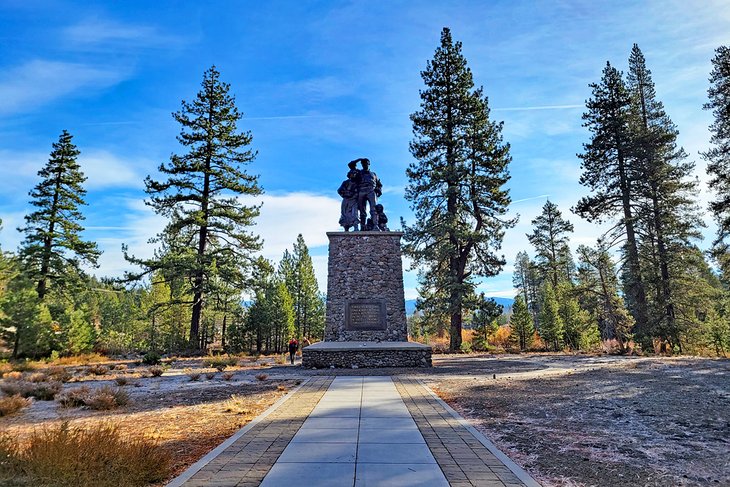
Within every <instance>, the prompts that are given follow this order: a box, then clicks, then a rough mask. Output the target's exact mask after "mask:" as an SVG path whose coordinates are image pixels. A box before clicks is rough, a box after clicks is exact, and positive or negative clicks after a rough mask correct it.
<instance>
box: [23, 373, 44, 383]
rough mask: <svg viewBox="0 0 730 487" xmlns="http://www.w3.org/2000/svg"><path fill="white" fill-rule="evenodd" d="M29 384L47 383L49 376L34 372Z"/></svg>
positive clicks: (30, 376)
mask: <svg viewBox="0 0 730 487" xmlns="http://www.w3.org/2000/svg"><path fill="white" fill-rule="evenodd" d="M27 380H28V382H35V383H38V382H46V381H47V380H48V376H47V375H46V374H44V373H43V372H34V373H32V374H30V375H29V376H28V379H27Z"/></svg>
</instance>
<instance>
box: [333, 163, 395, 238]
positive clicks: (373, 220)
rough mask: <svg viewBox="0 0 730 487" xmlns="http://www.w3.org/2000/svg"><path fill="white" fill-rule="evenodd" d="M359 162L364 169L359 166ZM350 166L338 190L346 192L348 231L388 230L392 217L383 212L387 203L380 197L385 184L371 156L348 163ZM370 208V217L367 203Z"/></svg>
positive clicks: (343, 216)
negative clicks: (375, 169) (371, 164)
mask: <svg viewBox="0 0 730 487" xmlns="http://www.w3.org/2000/svg"><path fill="white" fill-rule="evenodd" d="M358 162H359V163H360V167H361V169H358V168H357V164H358ZM347 167H349V168H350V170H349V171H348V172H347V179H345V180H344V181H343V182H342V184H341V185H340V189H338V190H337V193H338V194H339V195H340V196H342V214H341V215H340V225H342V227H343V228H344V229H345V231H346V232H349V231H350V228H352V229H353V230H354V231H356V232H357V231H371V232H387V231H388V226H387V224H388V217H387V216H385V213H383V205H380V204H378V197H380V196H381V195H382V194H383V185H382V183H381V182H380V179H378V176H377V175H376V174H375V173H374V172H372V171H371V170H370V159H367V158H360V159H355V160H354V161H350V162H349V163H348V164H347ZM366 205H367V206H368V209H369V210H370V218H368V217H367V212H366V211H365V206H366Z"/></svg>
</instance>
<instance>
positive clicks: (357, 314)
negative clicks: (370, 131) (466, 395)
mask: <svg viewBox="0 0 730 487" xmlns="http://www.w3.org/2000/svg"><path fill="white" fill-rule="evenodd" d="M357 163H360V164H361V168H362V169H360V170H358V169H356V165H357ZM348 167H349V168H350V171H349V172H348V173H347V179H346V180H345V181H343V183H342V185H340V189H339V190H338V193H339V194H340V196H341V197H342V198H343V201H342V208H341V210H342V214H341V215H340V225H341V226H342V227H343V228H344V231H340V232H328V233H327V237H328V238H329V258H328V263H327V266H328V267H327V309H326V320H325V335H324V341H322V342H318V343H315V344H313V345H310V346H308V347H305V348H304V349H303V350H302V357H303V362H302V364H303V366H304V367H316V368H330V367H347V368H360V367H430V366H431V347H429V346H427V345H423V344H420V343H414V342H409V341H408V327H407V324H406V309H405V298H404V292H403V264H402V261H401V246H400V239H401V236H402V235H403V233H402V232H392V231H390V230H389V229H388V227H387V222H388V219H387V216H386V215H385V212H384V209H383V206H382V205H380V204H378V203H377V198H378V197H379V196H381V194H382V184H381V182H380V180H379V179H378V177H377V175H376V174H375V173H374V172H372V171H370V161H369V160H368V159H355V160H354V161H351V162H350V163H349V164H348ZM366 210H367V211H366ZM368 216H369V218H368ZM350 228H353V229H354V230H355V231H352V232H351V231H349V229H350Z"/></svg>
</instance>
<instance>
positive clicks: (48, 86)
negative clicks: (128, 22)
mask: <svg viewBox="0 0 730 487" xmlns="http://www.w3.org/2000/svg"><path fill="white" fill-rule="evenodd" d="M126 76H127V74H126V73H125V72H124V70H121V69H119V68H109V67H108V66H104V67H101V66H94V65H91V64H80V63H69V62H61V61H48V60H44V59H36V60H33V61H29V62H27V63H25V64H23V65H20V66H16V67H14V68H10V69H8V70H7V71H5V74H4V75H3V76H2V77H0V100H3V103H2V104H0V116H7V115H12V114H16V113H22V112H27V111H30V110H33V109H35V108H37V107H39V106H41V105H44V104H46V103H49V102H51V101H54V100H56V99H59V98H62V97H66V96H69V95H71V94H74V93H77V92H79V91H84V92H85V93H86V92H88V91H89V90H101V89H104V88H107V87H109V86H112V85H115V84H116V83H118V82H120V81H121V80H123V79H124V78H125V77H126Z"/></svg>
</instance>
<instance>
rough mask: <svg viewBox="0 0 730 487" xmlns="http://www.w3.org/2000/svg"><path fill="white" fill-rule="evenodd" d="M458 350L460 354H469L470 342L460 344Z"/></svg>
mask: <svg viewBox="0 0 730 487" xmlns="http://www.w3.org/2000/svg"><path fill="white" fill-rule="evenodd" d="M460 349H461V352H462V353H471V342H461V347H460Z"/></svg>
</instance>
